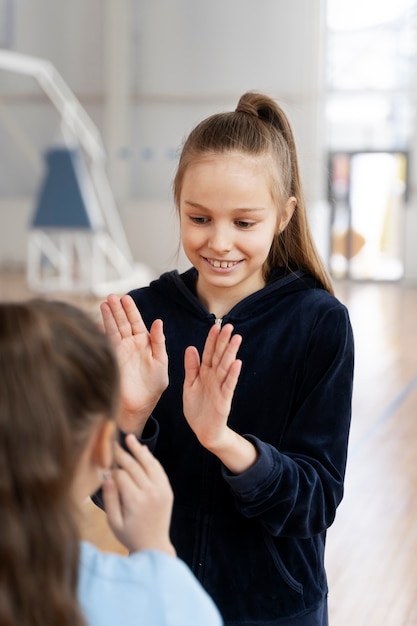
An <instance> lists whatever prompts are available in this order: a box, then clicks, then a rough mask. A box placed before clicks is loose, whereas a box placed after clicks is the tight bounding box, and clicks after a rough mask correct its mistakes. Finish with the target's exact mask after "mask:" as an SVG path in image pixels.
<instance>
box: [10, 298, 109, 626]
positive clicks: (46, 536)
mask: <svg viewBox="0 0 417 626" xmlns="http://www.w3.org/2000/svg"><path fill="white" fill-rule="evenodd" d="M118 395H119V372H118V368H117V362H116V359H115V356H114V354H113V351H112V348H111V346H110V344H109V342H108V340H107V338H106V336H105V335H104V333H103V332H102V331H101V330H100V329H99V328H98V326H97V325H96V324H95V322H94V321H93V320H92V319H90V317H89V316H88V315H87V313H85V312H83V311H81V310H79V309H78V308H76V307H74V306H72V305H69V304H65V303H62V302H52V301H46V300H41V299H37V300H31V301H28V302H22V303H2V304H0V624H2V626H46V625H49V624H50V625H52V624H59V625H60V626H81V625H83V626H84V624H85V622H84V619H83V617H82V614H81V610H80V608H79V606H78V601H77V580H78V575H77V572H78V559H79V534H78V526H77V520H76V514H75V507H74V502H73V499H72V495H71V485H72V481H73V478H74V471H75V467H76V463H77V460H78V458H79V455H80V453H81V451H82V449H83V445H85V443H86V442H87V438H88V435H89V434H90V432H91V428H92V426H93V425H94V424H96V423H97V420H99V419H106V418H113V417H114V414H115V411H116V409H117V403H118Z"/></svg>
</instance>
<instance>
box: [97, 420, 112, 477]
mask: <svg viewBox="0 0 417 626" xmlns="http://www.w3.org/2000/svg"><path fill="white" fill-rule="evenodd" d="M115 431H116V424H115V423H114V422H113V421H112V420H108V419H105V420H103V421H102V422H100V423H99V424H98V425H97V430H96V432H95V434H94V440H93V442H92V450H91V458H92V460H93V462H94V463H95V465H97V467H102V468H106V469H107V468H110V467H111V465H112V463H113V440H114V437H115Z"/></svg>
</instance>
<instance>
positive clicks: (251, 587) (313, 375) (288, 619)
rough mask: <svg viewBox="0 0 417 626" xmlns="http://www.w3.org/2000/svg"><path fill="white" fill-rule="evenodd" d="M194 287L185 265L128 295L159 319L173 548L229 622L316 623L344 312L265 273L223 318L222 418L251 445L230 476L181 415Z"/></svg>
mask: <svg viewBox="0 0 417 626" xmlns="http://www.w3.org/2000/svg"><path fill="white" fill-rule="evenodd" d="M196 279H197V271H196V270H195V269H194V268H191V269H190V270H188V271H187V272H185V273H184V274H182V275H179V274H178V272H176V271H173V272H169V273H166V274H163V275H162V276H161V277H160V278H159V279H158V280H156V281H154V282H152V283H151V284H150V286H149V287H145V288H141V289H137V290H134V291H132V292H131V294H130V295H131V296H132V297H133V299H134V301H135V303H136V305H137V306H138V308H139V310H140V312H141V314H142V316H143V318H144V321H145V323H146V325H147V326H148V327H149V326H150V325H151V323H152V322H153V321H154V319H156V318H161V319H162V320H163V322H164V332H165V336H166V345H167V351H168V356H169V378H170V383H169V386H168V388H167V389H166V391H165V392H164V394H163V395H162V397H161V399H160V401H159V403H158V405H157V406H156V408H155V410H154V414H153V416H154V418H155V419H156V421H157V423H158V425H159V432H158V435H157V438H156V443H155V447H154V453H155V455H156V456H157V457H158V458H159V459H160V461H161V463H162V464H163V466H164V468H165V470H166V471H167V473H168V476H169V478H170V481H171V484H172V487H173V490H174V494H175V503H174V510H173V517H172V527H171V538H172V541H173V543H174V545H175V547H176V550H177V552H178V556H179V557H181V558H182V559H184V561H185V562H186V563H188V565H189V566H190V567H191V569H192V570H193V571H194V573H195V574H196V576H197V577H198V579H199V580H200V581H201V582H202V584H203V586H204V587H205V588H206V590H207V591H208V593H209V594H210V595H211V596H212V597H213V599H214V601H215V602H216V604H217V606H218V607H219V609H220V611H221V613H222V615H223V618H224V620H225V623H226V624H227V625H228V626H232V625H237V624H240V625H243V624H245V626H255V625H259V624H262V625H263V626H268V625H269V626H272V625H275V624H296V625H297V626H298V625H303V626H304V625H305V626H307V625H308V626H313V625H316V624H322V622H321V621H320V619H319V618H318V617H317V607H318V606H320V605H321V604H323V602H325V598H326V595H327V582H326V574H325V569H324V547H325V537H326V529H327V528H328V527H329V526H330V525H331V524H332V522H333V520H334V517H335V512H336V508H337V506H338V504H339V503H340V501H341V499H342V496H343V480H344V474H345V466H346V455H347V445H348V434H349V427H350V418H351V396H352V381H353V359H354V349H353V337H352V330H351V325H350V322H349V316H348V312H347V310H346V308H345V306H344V305H343V304H341V303H340V302H339V301H338V300H337V299H336V298H335V297H334V296H332V295H330V294H329V293H328V292H327V291H325V290H324V289H322V288H321V287H320V286H319V285H318V284H317V282H316V281H315V280H314V279H313V278H312V277H311V276H309V275H307V274H305V273H304V272H301V271H298V272H295V273H291V274H287V275H285V274H284V273H283V272H280V271H275V273H274V274H273V276H272V279H271V280H270V281H269V283H268V284H267V285H266V286H265V287H264V288H263V289H261V290H259V291H257V292H256V293H253V294H252V295H250V296H248V297H247V298H245V299H244V300H242V301H241V302H239V303H238V304H237V305H235V306H234V307H233V308H232V310H231V311H230V312H229V313H228V314H227V315H225V317H224V318H223V324H224V323H226V322H230V323H232V324H233V325H234V328H235V332H237V333H239V334H241V335H242V337H243V341H242V345H241V348H240V350H239V355H238V356H239V358H241V359H242V362H243V365H242V371H241V374H240V378H239V381H238V385H237V388H236V391H235V395H234V398H233V403H232V410H231V414H230V418H229V422H228V423H229V425H230V427H231V428H232V429H233V430H235V431H236V432H238V433H240V434H241V435H243V436H244V437H247V438H248V439H250V440H251V441H252V442H253V443H254V444H255V446H256V447H257V449H258V451H259V458H258V460H257V461H256V463H255V464H254V465H253V466H252V467H251V468H250V469H248V470H247V471H246V472H244V473H243V474H240V475H233V474H231V473H230V472H229V471H228V470H227V469H226V468H225V467H224V466H223V465H222V463H221V462H220V461H219V460H218V459H217V458H216V457H215V456H214V455H213V454H211V453H210V452H208V451H206V450H205V449H204V448H203V447H202V446H201V445H200V444H199V442H198V441H197V438H196V437H195V435H194V433H193V432H192V430H191V429H190V428H189V426H188V424H187V422H186V420H185V418H184V415H183V411H182V386H183V381H184V365H183V359H184V351H185V348H186V347H187V346H189V345H194V346H196V347H197V348H198V349H199V351H200V353H201V351H202V348H203V346H204V342H205V340H206V337H207V333H208V331H209V329H210V327H211V325H212V324H213V323H214V322H215V318H214V315H212V314H211V313H210V312H209V311H207V309H206V308H205V307H204V306H203V304H202V303H201V302H200V301H199V300H198V298H197V296H196V290H195V287H196ZM292 619H294V621H292ZM323 623H324V622H323Z"/></svg>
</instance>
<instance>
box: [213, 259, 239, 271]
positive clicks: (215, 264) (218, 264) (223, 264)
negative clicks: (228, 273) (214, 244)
mask: <svg viewBox="0 0 417 626" xmlns="http://www.w3.org/2000/svg"><path fill="white" fill-rule="evenodd" d="M207 260H208V262H209V263H210V265H212V266H213V267H222V268H224V269H226V268H227V267H233V266H234V265H236V264H237V261H212V260H211V259H207Z"/></svg>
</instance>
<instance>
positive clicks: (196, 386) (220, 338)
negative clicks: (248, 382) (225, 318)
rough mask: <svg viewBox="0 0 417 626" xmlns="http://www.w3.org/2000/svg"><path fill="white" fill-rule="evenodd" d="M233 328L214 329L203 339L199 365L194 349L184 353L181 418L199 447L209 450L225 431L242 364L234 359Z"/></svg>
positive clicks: (237, 337)
mask: <svg viewBox="0 0 417 626" xmlns="http://www.w3.org/2000/svg"><path fill="white" fill-rule="evenodd" d="M232 332H233V326H232V325H231V324H226V325H225V326H224V327H223V328H222V329H221V330H220V329H219V327H218V325H217V324H216V325H214V326H213V327H212V328H211V329H210V332H209V334H208V336H207V340H206V343H205V346H204V350H203V354H202V358H201V363H200V357H199V354H198V351H197V349H196V348H195V347H194V346H189V347H188V348H187V349H186V351H185V356H184V366H185V380H184V390H183V408H184V415H185V418H186V420H187V422H188V424H189V425H190V427H191V428H192V430H193V431H194V433H195V435H196V436H197V438H198V440H199V441H200V443H201V444H202V445H203V446H204V447H206V448H210V447H213V446H215V445H216V444H217V442H218V441H219V440H220V439H221V438H222V436H223V435H224V433H225V431H226V429H227V420H228V417H229V413H230V408H231V404H232V398H233V393H234V390H235V388H236V384H237V381H238V378H239V373H240V369H241V365H242V362H241V361H240V360H239V359H237V358H236V354H237V351H238V349H239V346H240V344H241V341H242V338H241V336H240V335H233V336H232Z"/></svg>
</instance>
